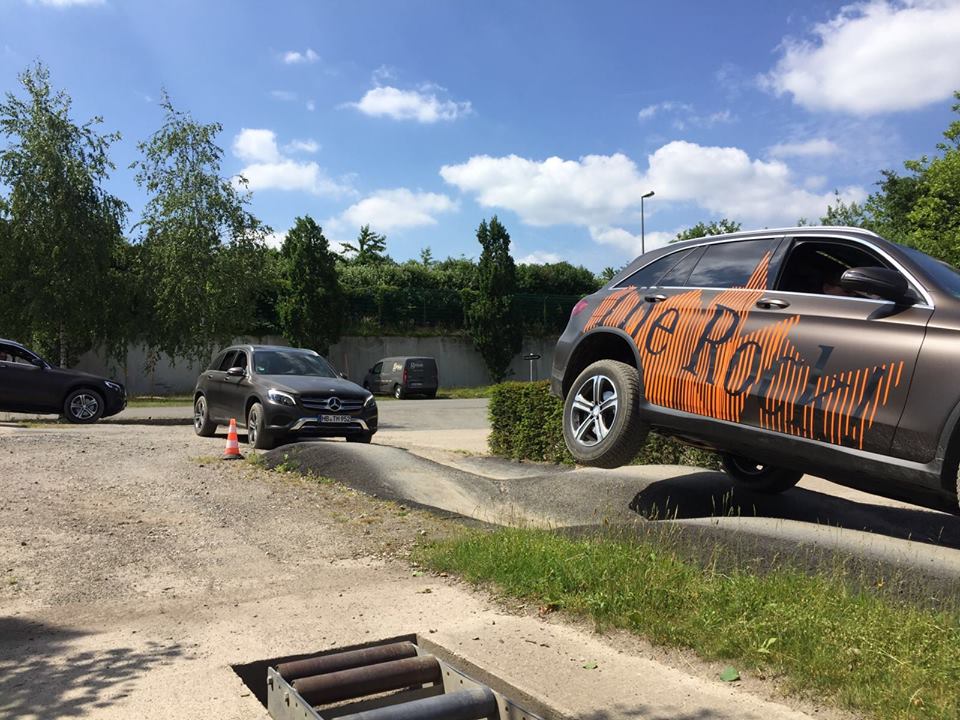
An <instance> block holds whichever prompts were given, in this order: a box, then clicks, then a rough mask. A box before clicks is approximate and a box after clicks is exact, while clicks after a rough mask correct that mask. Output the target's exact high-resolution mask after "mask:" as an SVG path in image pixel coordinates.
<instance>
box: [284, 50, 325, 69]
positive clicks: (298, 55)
mask: <svg viewBox="0 0 960 720" xmlns="http://www.w3.org/2000/svg"><path fill="white" fill-rule="evenodd" d="M319 59H320V56H319V55H318V54H317V53H315V52H314V51H313V50H311V49H310V48H307V49H306V50H305V51H304V52H300V51H299V50H288V51H287V52H285V53H284V54H283V62H284V63H286V64H287V65H301V64H303V63H315V62H317V60H319Z"/></svg>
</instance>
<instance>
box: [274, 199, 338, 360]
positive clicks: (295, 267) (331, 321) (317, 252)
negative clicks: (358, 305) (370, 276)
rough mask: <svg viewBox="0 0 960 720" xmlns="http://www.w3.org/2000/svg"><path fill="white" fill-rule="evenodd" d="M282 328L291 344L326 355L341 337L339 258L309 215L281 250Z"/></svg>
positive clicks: (303, 219) (279, 309) (287, 239)
mask: <svg viewBox="0 0 960 720" xmlns="http://www.w3.org/2000/svg"><path fill="white" fill-rule="evenodd" d="M280 276H281V290H280V298H279V301H278V303H277V305H278V307H277V311H278V315H279V319H280V329H281V331H282V333H283V335H284V337H286V338H287V340H289V341H290V342H291V343H292V344H294V345H297V346H300V347H309V348H312V349H314V350H316V351H317V352H319V353H320V354H321V355H326V354H327V352H329V350H330V345H332V344H333V343H335V342H336V341H337V340H338V339H339V338H340V332H341V330H342V328H343V316H344V309H345V306H344V296H343V290H342V288H341V287H340V279H339V274H338V272H337V256H336V254H334V252H333V251H332V250H330V245H329V243H328V242H327V239H326V238H325V237H324V236H323V230H322V229H321V228H320V226H319V225H317V223H316V222H314V220H313V218H311V217H310V216H309V215H307V216H305V217H298V218H297V219H296V221H295V222H294V224H293V228H291V230H290V232H288V233H287V237H286V239H285V240H284V241H283V246H282V247H281V248H280Z"/></svg>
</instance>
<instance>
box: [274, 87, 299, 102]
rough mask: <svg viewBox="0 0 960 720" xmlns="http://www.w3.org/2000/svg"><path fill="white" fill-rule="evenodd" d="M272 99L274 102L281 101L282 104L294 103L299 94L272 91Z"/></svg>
mask: <svg viewBox="0 0 960 720" xmlns="http://www.w3.org/2000/svg"><path fill="white" fill-rule="evenodd" d="M270 97H272V98H273V99H274V100H280V101H282V102H293V101H294V100H296V99H297V94H296V93H295V92H291V91H290V90H271V91H270Z"/></svg>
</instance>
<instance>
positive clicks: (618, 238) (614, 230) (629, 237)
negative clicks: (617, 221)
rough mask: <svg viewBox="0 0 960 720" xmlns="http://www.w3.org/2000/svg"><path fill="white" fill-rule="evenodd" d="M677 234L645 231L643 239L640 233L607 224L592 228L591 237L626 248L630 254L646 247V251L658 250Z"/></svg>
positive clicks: (603, 243) (604, 243)
mask: <svg viewBox="0 0 960 720" xmlns="http://www.w3.org/2000/svg"><path fill="white" fill-rule="evenodd" d="M676 236H677V234H676V233H669V232H662V231H659V230H657V231H652V232H648V233H644V234H643V238H642V239H641V237H640V234H639V233H636V234H635V233H632V232H630V231H629V230H625V229H624V228H622V227H613V226H609V225H607V226H601V227H596V226H594V227H591V228H590V237H591V238H593V240H594V242H598V243H600V244H601V245H612V246H614V247H617V248H620V249H622V250H625V251H626V252H627V253H628V254H630V255H639V254H640V253H641V252H643V251H644V249H645V250H646V252H649V251H650V250H656V249H657V248H659V247H663V246H664V245H666V244H667V243H669V242H670V241H671V240H673V239H674V238H675V237H676Z"/></svg>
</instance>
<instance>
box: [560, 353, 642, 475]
mask: <svg viewBox="0 0 960 720" xmlns="http://www.w3.org/2000/svg"><path fill="white" fill-rule="evenodd" d="M596 392H599V393H600V397H595V395H594V393H596ZM642 397H643V390H642V387H641V383H640V374H639V373H638V372H637V369H636V368H634V367H632V366H631V365H627V364H626V363H622V362H618V361H616V360H599V361H597V362H595V363H593V364H592V365H590V366H588V367H587V368H586V369H585V370H584V371H583V372H582V373H580V375H579V376H578V377H577V379H576V380H574V382H573V384H572V385H571V386H570V392H568V393H567V397H566V399H565V401H564V403H563V438H564V440H565V441H566V443H567V448H568V449H569V450H570V454H571V455H573V458H574V460H576V461H577V462H578V463H579V464H581V465H591V466H593V467H601V468H615V467H620V466H621V465H626V464H627V463H629V462H630V461H631V460H633V458H635V457H636V456H637V453H638V452H640V448H642V447H643V443H644V442H645V441H646V439H647V434H648V433H649V432H650V426H649V425H648V424H647V423H646V422H644V421H643V419H641V417H640V400H641V398H642ZM594 400H597V401H598V402H594ZM611 401H614V402H613V404H610V403H611ZM595 406H601V407H603V406H605V409H602V410H599V411H597V412H599V414H596V413H595V412H594V411H593V409H592V408H593V407H595ZM588 407H589V409H588ZM590 417H592V418H593V420H592V421H591V419H590ZM591 422H592V423H593V424H592V425H588V424H589V423H591ZM578 430H579V431H580V437H579V438H578V436H577V431H578Z"/></svg>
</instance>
